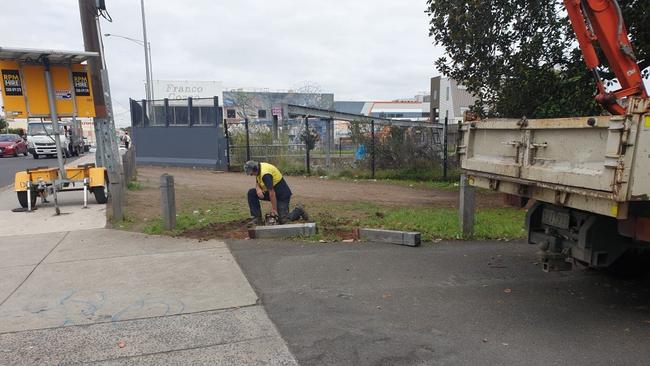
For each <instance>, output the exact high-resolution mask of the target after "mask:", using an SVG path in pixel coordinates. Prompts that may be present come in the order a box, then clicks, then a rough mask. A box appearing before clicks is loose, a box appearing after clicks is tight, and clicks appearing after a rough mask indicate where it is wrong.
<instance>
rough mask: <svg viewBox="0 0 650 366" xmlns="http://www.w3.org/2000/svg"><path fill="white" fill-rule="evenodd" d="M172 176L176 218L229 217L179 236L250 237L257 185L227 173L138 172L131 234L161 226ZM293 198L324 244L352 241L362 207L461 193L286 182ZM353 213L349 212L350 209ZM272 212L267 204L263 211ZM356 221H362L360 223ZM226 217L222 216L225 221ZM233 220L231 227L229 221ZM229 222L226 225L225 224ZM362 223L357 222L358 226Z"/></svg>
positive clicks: (419, 203)
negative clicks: (164, 178)
mask: <svg viewBox="0 0 650 366" xmlns="http://www.w3.org/2000/svg"><path fill="white" fill-rule="evenodd" d="M163 173H168V174H171V175H173V176H174V181H175V185H176V191H175V193H176V207H177V212H178V213H183V212H190V213H191V212H193V211H196V210H206V209H212V211H213V212H215V211H219V212H220V213H222V214H224V215H226V216H227V217H222V218H220V219H218V220H217V221H219V222H220V223H213V224H210V225H207V226H205V227H202V228H199V229H190V230H187V231H185V232H183V233H181V234H180V235H182V236H184V237H190V238H196V239H212V238H219V239H223V238H237V239H243V238H246V237H248V232H247V228H246V222H245V221H246V220H240V218H245V217H247V216H248V206H247V200H246V194H247V192H248V190H249V189H250V188H252V187H254V185H255V180H254V178H252V177H249V176H246V175H244V174H243V173H223V172H215V171H210V170H202V169H191V168H176V167H155V166H139V167H138V182H139V183H141V189H139V190H129V191H128V192H127V200H126V215H127V218H129V219H131V221H132V223H131V224H130V226H129V227H128V228H127V229H128V230H133V231H140V232H141V231H144V229H145V228H146V227H147V226H148V225H149V224H150V223H151V221H152V220H159V217H160V215H161V208H160V189H159V181H160V175H162V174H163ZM286 180H287V183H288V184H289V186H290V187H291V190H292V192H293V197H292V200H291V201H292V206H294V205H295V204H297V203H302V204H304V205H305V207H306V208H307V211H308V212H309V213H310V215H311V216H312V218H313V219H316V221H318V222H319V230H321V234H322V235H323V237H324V238H328V237H337V238H342V239H352V238H353V237H354V233H353V231H352V228H353V227H354V226H355V223H354V222H353V221H355V219H363V218H365V215H367V214H366V213H364V211H363V210H360V209H358V205H357V204H359V203H361V204H363V203H370V204H375V205H378V206H381V207H382V208H381V210H390V207H435V208H453V207H457V206H458V191H457V190H449V189H436V188H429V187H417V186H416V187H410V186H406V185H399V184H390V183H386V182H382V181H368V180H359V181H354V180H336V179H321V178H319V177H294V176H288V177H286ZM477 206H478V207H502V206H504V203H503V201H502V198H501V195H499V194H494V193H491V192H481V191H479V192H477ZM348 207H349V209H348ZM267 208H268V204H267V203H263V209H264V210H266V209H267ZM328 210H333V211H335V212H336V211H337V210H338V211H339V212H341V210H343V211H344V212H345V215H344V216H345V217H339V216H340V215H334V216H337V217H334V216H332V215H329V214H328V212H327V211H328ZM355 215H357V216H359V215H360V216H359V217H356V216H355ZM222 216H223V215H222ZM230 220H232V221H230ZM223 221H226V222H223ZM357 221H358V220H357Z"/></svg>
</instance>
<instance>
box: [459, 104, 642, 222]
mask: <svg viewBox="0 0 650 366" xmlns="http://www.w3.org/2000/svg"><path fill="white" fill-rule="evenodd" d="M458 154H459V157H460V159H461V168H462V169H463V170H464V171H465V172H466V173H467V174H469V175H476V176H481V177H483V180H482V185H483V186H485V185H486V184H487V185H488V187H486V188H491V189H493V190H498V191H502V192H507V193H513V194H519V195H522V196H528V197H531V198H536V199H541V200H546V201H553V200H555V202H552V203H555V204H565V203H566V202H568V201H569V200H568V199H567V197H561V198H562V199H561V201H563V202H557V201H558V197H557V194H558V193H560V192H563V193H562V194H565V193H566V194H571V195H582V196H583V199H582V201H580V203H579V204H578V203H576V205H578V206H579V207H577V208H580V209H584V210H590V209H591V206H593V202H592V203H589V205H587V202H586V201H585V199H584V197H596V198H597V199H601V200H609V201H610V202H612V201H613V202H625V201H630V200H635V199H636V200H648V198H647V197H648V195H650V180H649V178H650V116H646V115H643V114H633V115H630V116H627V117H626V116H597V117H577V118H558V119H537V120H526V119H520V120H517V119H487V120H480V121H474V122H465V123H463V124H462V125H461V127H460V141H459V145H458ZM486 182H487V183H486ZM502 182H510V186H509V189H505V188H504V189H500V188H499V184H501V183H502ZM513 184H515V185H516V187H514V188H513ZM477 185H479V186H481V185H480V184H477ZM542 188H543V189H545V190H546V191H547V192H541V190H542ZM535 189H537V191H535ZM531 192H532V193H531ZM533 193H535V194H533ZM576 202H578V201H576ZM567 205H568V204H567ZM603 210H604V209H603ZM609 211H611V212H610V215H611V216H617V215H618V206H615V207H614V208H613V209H612V210H608V212H609ZM619 216H620V215H619Z"/></svg>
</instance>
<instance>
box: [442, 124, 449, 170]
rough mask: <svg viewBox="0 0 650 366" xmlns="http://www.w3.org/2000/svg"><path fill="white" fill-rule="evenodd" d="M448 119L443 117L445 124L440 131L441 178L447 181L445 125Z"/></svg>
mask: <svg viewBox="0 0 650 366" xmlns="http://www.w3.org/2000/svg"><path fill="white" fill-rule="evenodd" d="M448 122H449V117H448V116H445V124H444V127H443V129H442V141H443V142H442V178H443V179H444V180H447V164H448V161H447V124H448Z"/></svg>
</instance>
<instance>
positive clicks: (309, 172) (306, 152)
mask: <svg viewBox="0 0 650 366" xmlns="http://www.w3.org/2000/svg"><path fill="white" fill-rule="evenodd" d="M310 137H311V136H310V135H309V117H305V166H306V167H307V175H311V167H310V165H311V164H310V161H309V140H310Z"/></svg>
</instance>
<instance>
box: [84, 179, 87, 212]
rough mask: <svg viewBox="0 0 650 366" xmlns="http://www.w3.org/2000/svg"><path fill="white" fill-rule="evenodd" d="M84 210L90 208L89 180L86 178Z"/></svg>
mask: <svg viewBox="0 0 650 366" xmlns="http://www.w3.org/2000/svg"><path fill="white" fill-rule="evenodd" d="M84 208H88V178H84Z"/></svg>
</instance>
